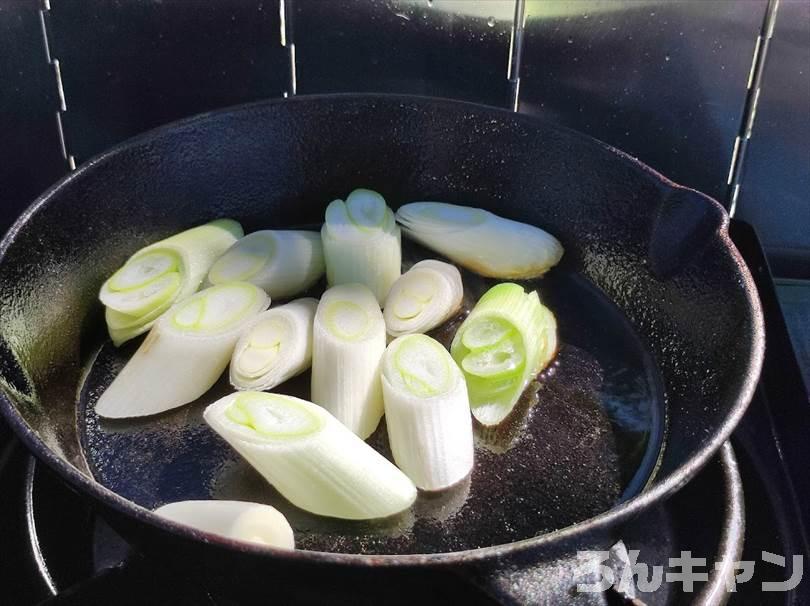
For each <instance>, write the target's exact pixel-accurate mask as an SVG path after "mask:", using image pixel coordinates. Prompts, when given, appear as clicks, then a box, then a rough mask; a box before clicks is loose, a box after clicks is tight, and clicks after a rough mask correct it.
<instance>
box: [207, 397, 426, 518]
mask: <svg viewBox="0 0 810 606" xmlns="http://www.w3.org/2000/svg"><path fill="white" fill-rule="evenodd" d="M203 416H204V418H205V420H206V422H207V423H208V424H209V425H210V426H211V427H212V428H213V429H214V431H216V432H217V433H218V434H219V435H220V436H222V437H223V438H224V439H225V440H226V441H227V442H228V443H229V444H230V445H231V446H232V447H233V448H234V449H236V451H237V452H239V454H241V455H242V456H243V457H244V458H245V459H246V460H247V462H248V463H250V464H251V465H252V466H253V467H255V468H256V470H257V471H258V472H259V473H261V474H262V475H263V476H264V477H265V479H266V480H267V481H268V482H270V484H272V485H273V486H274V487H275V488H276V490H278V491H279V492H280V493H281V494H282V495H283V496H284V497H285V498H286V499H288V500H289V501H290V502H291V503H292V504H293V505H295V506H297V507H300V508H301V509H305V510H307V511H310V512H312V513H316V514H319V515H324V516H330V517H334V518H343V519H349V520H366V519H373V518H383V517H387V516H391V515H394V514H397V513H400V512H401V511H403V510H405V509H407V508H408V507H410V506H411V505H412V504H413V502H414V500H415V499H416V488H415V487H414V485H413V483H412V482H411V481H410V480H409V479H408V477H407V476H406V475H405V474H403V473H402V472H401V471H400V470H399V469H397V468H396V467H395V466H394V464H393V463H391V462H390V461H388V460H387V459H386V458H385V457H383V456H382V455H381V454H380V453H378V452H377V451H376V450H374V449H373V448H372V447H371V446H369V445H368V444H366V443H365V442H363V440H361V439H360V438H358V437H357V436H356V435H355V434H353V433H352V432H351V431H349V429H348V428H347V427H345V426H344V425H343V424H342V423H340V422H339V421H338V420H337V419H335V418H334V417H333V416H332V415H331V414H329V413H328V412H327V411H326V410H324V409H323V408H321V407H320V406H316V405H315V404H312V403H311V402H307V401H305V400H300V399H298V398H294V397H292V396H284V395H280V394H271V393H265V392H256V391H243V392H239V393H234V394H231V395H228V396H225V397H224V398H222V399H220V400H217V401H216V402H214V403H213V404H211V405H210V406H209V407H208V408H206V409H205V413H204V414H203Z"/></svg>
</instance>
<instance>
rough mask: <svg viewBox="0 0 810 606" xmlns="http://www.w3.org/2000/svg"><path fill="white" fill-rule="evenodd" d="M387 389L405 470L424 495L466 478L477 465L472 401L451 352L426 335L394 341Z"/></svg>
mask: <svg viewBox="0 0 810 606" xmlns="http://www.w3.org/2000/svg"><path fill="white" fill-rule="evenodd" d="M382 385H383V395H384V398H385V419H386V426H387V428H388V438H389V440H390V443H391V451H392V452H393V454H394V460H395V461H396V462H397V465H398V466H399V468H400V469H402V470H403V471H404V472H405V473H406V475H407V476H408V477H409V478H411V480H413V482H414V484H416V486H418V487H419V488H421V489H423V490H442V489H444V488H447V487H448V486H452V485H453V484H456V483H457V482H459V481H461V480H462V479H464V478H465V477H466V476H467V475H468V474H469V473H470V470H471V469H472V465H473V434H472V421H471V419H470V402H469V399H468V397H467V385H466V383H465V382H464V377H463V375H462V373H461V371H460V370H459V368H458V366H456V363H455V362H454V361H453V358H451V357H450V354H449V353H448V352H447V350H446V349H445V348H444V347H442V346H441V344H440V343H438V342H437V341H434V340H433V339H431V338H430V337H428V336H426V335H420V334H414V335H406V336H404V337H399V338H397V339H394V341H392V342H391V344H390V345H389V346H388V349H387V350H386V352H385V356H383V363H382Z"/></svg>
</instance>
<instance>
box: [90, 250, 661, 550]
mask: <svg viewBox="0 0 810 606" xmlns="http://www.w3.org/2000/svg"><path fill="white" fill-rule="evenodd" d="M427 257H433V258H436V255H435V254H431V253H430V251H427V250H425V249H423V248H421V247H417V246H416V245H413V244H409V243H407V242H406V244H405V262H406V264H408V263H412V262H415V261H417V260H420V259H422V258H427ZM463 280H464V284H465V295H466V296H465V302H464V310H463V312H462V313H461V314H459V316H457V317H456V318H454V319H451V320H450V321H448V322H447V324H445V325H444V326H442V327H439V328H437V329H436V330H435V331H434V333H433V336H435V337H436V338H438V339H439V340H440V341H442V342H444V343H445V344H446V345H447V346H449V342H450V340H452V336H453V334H454V333H455V329H456V328H457V327H458V325H459V324H460V322H461V320H462V319H463V317H464V315H466V313H467V312H468V311H469V309H470V308H471V307H472V305H474V304H475V301H476V300H477V299H478V298H479V297H480V296H481V295H482V294H483V293H484V292H485V291H486V289H487V288H489V287H490V286H492V285H494V284H496V283H497V281H495V280H491V279H484V278H481V277H480V276H477V275H475V274H473V273H471V272H468V271H464V273H463ZM525 286H526V287H527V288H532V289H537V290H538V291H539V292H540V294H541V296H542V298H543V300H544V301H545V302H546V304H547V305H549V306H550V307H551V309H553V310H554V312H555V314H556V316H557V319H558V322H559V325H560V335H561V339H562V342H563V345H562V347H561V349H560V352H559V355H558V356H557V359H556V361H555V363H554V365H553V366H552V367H551V368H549V369H548V370H547V371H546V372H544V373H543V374H542V375H541V376H540V378H539V380H538V381H537V382H536V383H534V384H532V385H531V386H530V388H529V389H528V390H527V392H526V394H525V395H524V398H523V400H522V401H521V403H520V404H519V406H518V410H517V411H516V413H515V414H514V415H512V417H511V418H510V419H508V421H507V423H506V424H505V426H504V427H503V428H499V430H498V431H497V432H495V433H493V432H491V431H483V430H482V428H481V427H477V428H476V433H477V442H478V445H477V451H476V463H475V469H474V471H473V473H472V476H471V477H470V478H469V479H468V480H467V481H464V482H462V483H461V484H460V485H458V486H456V487H454V488H451V489H450V490H448V491H446V492H442V493H439V494H434V495H430V494H424V493H423V494H420V496H419V499H418V500H417V502H416V504H415V505H414V507H413V508H412V509H411V510H410V511H408V512H406V513H404V514H403V515H400V516H397V517H395V518H390V519H386V520H379V521H374V522H367V523H359V522H347V521H340V520H334V519H328V518H324V517H320V516H315V515H312V514H308V513H307V512H305V511H302V510H300V509H298V508H296V507H294V506H293V505H291V504H289V503H288V502H287V501H286V500H285V499H284V498H283V497H281V496H280V495H279V494H278V493H277V492H276V491H275V490H273V488H272V487H270V486H269V485H268V484H267V483H266V482H265V481H264V480H263V479H262V478H261V476H260V475H259V474H257V473H256V472H254V471H253V470H252V469H251V467H250V466H249V465H248V464H247V463H245V462H244V461H242V460H241V459H240V457H239V456H238V455H237V454H236V453H235V452H233V451H232V450H231V449H230V447H229V446H228V445H227V444H226V443H225V442H224V441H223V440H221V439H220V438H219V437H218V436H217V435H216V434H215V433H214V432H213V430H211V429H210V428H208V427H207V425H206V424H205V422H204V421H203V420H202V411H203V409H204V408H205V406H206V405H208V404H210V403H212V402H214V401H215V400H216V399H218V398H220V397H222V396H223V395H225V394H226V393H229V391H231V389H230V388H229V386H228V383H227V379H226V377H223V378H222V380H220V382H219V383H218V384H217V386H216V387H215V388H214V389H213V390H212V391H211V392H209V393H207V394H206V395H205V396H203V397H202V398H200V399H199V400H198V401H197V402H195V403H193V404H192V405H191V406H188V407H185V408H182V409H178V410H175V411H170V412H168V413H165V414H163V415H160V416H158V417H150V418H146V419H140V420H136V421H133V420H129V421H127V420H124V421H111V420H107V419H100V418H99V417H97V416H96V415H95V413H94V411H93V406H94V405H95V402H96V400H97V399H98V397H99V396H100V394H101V393H103V391H104V389H105V388H106V387H107V385H109V383H110V381H111V380H112V379H113V377H114V376H115V375H116V374H117V372H118V371H119V370H120V368H122V366H123V364H125V363H126V361H127V360H128V359H129V357H130V356H131V355H132V353H133V352H134V351H135V348H136V347H137V343H133V344H130V345H127V346H126V347H124V348H122V349H116V348H115V347H113V346H112V344H111V343H110V342H109V341H108V342H106V343H105V344H104V345H103V346H102V347H101V348H100V351H99V353H98V355H97V356H96V358H95V359H94V361H93V364H92V367H91V368H90V369H88V372H87V379H86V381H85V383H84V385H83V387H82V389H81V391H80V394H79V401H78V403H77V404H78V411H79V413H78V424H79V433H80V435H81V436H82V443H83V447H84V453H85V456H86V458H87V462H88V465H89V467H90V470H91V472H92V473H93V476H94V477H95V478H96V479H97V480H98V481H99V482H101V483H102V484H103V485H105V486H106V487H108V488H110V489H111V490H113V491H114V492H116V493H118V494H120V495H122V496H124V497H126V498H127V499H130V500H132V501H133V502H135V503H137V504H138V505H142V506H143V507H147V508H149V509H152V508H155V507H158V506H160V505H163V504H164V503H167V502H172V501H178V500H183V499H209V498H220V499H223V498H224V499H236V500H248V501H255V502H259V503H268V504H271V505H273V506H274V507H276V508H278V509H279V510H281V511H282V512H283V513H284V514H285V515H286V516H287V518H288V520H289V521H290V523H291V524H292V526H293V528H294V530H295V532H296V544H297V546H298V547H299V548H305V549H313V550H317V551H338V552H347V553H384V554H395V553H432V552H445V551H458V550H465V549H473V548H476V547H485V546H490V545H500V544H505V543H510V542H513V541H516V540H519V539H525V538H529V537H533V536H536V535H538V534H541V533H543V532H547V531H549V530H553V529H556V528H562V527H565V526H568V525H570V524H573V523H575V522H577V521H579V520H584V519H587V518H590V517H592V516H594V515H597V514H599V513H601V512H603V511H605V510H607V509H609V508H610V507H611V506H612V505H613V504H614V503H616V502H617V500H619V499H620V498H621V497H622V496H632V495H633V494H635V493H636V492H638V491H639V490H640V489H641V488H642V487H643V486H644V484H645V483H646V481H647V479H648V478H649V476H650V473H651V471H652V466H653V465H654V463H655V461H656V460H657V455H658V450H659V447H660V445H661V439H662V435H663V432H662V429H663V428H662V418H663V412H664V402H663V393H662V387H661V380H660V377H659V375H658V371H657V369H656V368H655V365H654V363H653V361H652V358H651V356H650V353H649V352H648V351H647V350H646V349H645V348H644V346H643V345H642V343H641V340H640V339H639V338H638V337H637V336H636V334H635V332H634V331H633V329H632V327H631V326H630V324H629V322H628V321H627V319H626V318H625V317H624V316H623V315H622V314H621V312H620V311H619V310H618V309H617V308H616V307H615V306H614V305H613V304H612V303H611V302H610V300H609V299H607V298H606V297H605V296H604V295H603V294H601V293H600V292H599V291H598V289H596V288H595V287H594V286H593V285H592V284H591V283H590V282H588V280H586V279H585V278H583V277H582V276H580V275H578V274H577V273H576V272H572V271H570V270H566V269H565V268H564V267H562V268H557V269H555V270H553V271H552V272H551V273H550V274H548V276H547V277H545V278H543V279H539V280H535V281H532V282H527V283H525ZM322 290H323V289H322V287H320V288H319V289H316V290H315V291H314V292H313V293H311V294H313V295H316V296H317V295H318V294H320V292H322ZM274 391H277V392H280V393H288V394H290V395H295V396H298V397H303V398H308V397H309V393H310V390H309V373H306V374H304V375H302V376H300V377H297V378H295V379H293V380H291V381H289V382H287V383H286V384H284V385H281V386H279V387H278V388H277V389H276V390H274ZM369 441H370V443H371V444H373V445H374V446H375V447H376V448H377V449H378V450H380V451H381V452H383V453H385V454H386V456H389V458H390V450H389V447H388V440H387V434H386V430H385V424H384V422H383V423H382V424H381V425H380V427H379V429H378V430H377V431H376V432H375V434H374V435H373V436H372V437H371V438H370V440H369Z"/></svg>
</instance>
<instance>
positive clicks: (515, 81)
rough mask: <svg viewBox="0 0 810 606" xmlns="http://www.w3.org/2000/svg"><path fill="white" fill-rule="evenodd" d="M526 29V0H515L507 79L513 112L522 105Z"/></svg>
mask: <svg viewBox="0 0 810 606" xmlns="http://www.w3.org/2000/svg"><path fill="white" fill-rule="evenodd" d="M525 29H526V0H515V19H514V21H513V22H512V35H511V37H510V38H509V64H508V66H507V71H506V78H507V79H508V80H509V83H510V85H511V94H512V97H511V103H510V105H511V107H512V111H515V112H516V111H518V108H519V105H520V61H521V59H522V58H523V35H524V32H525Z"/></svg>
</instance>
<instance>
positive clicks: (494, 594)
mask: <svg viewBox="0 0 810 606" xmlns="http://www.w3.org/2000/svg"><path fill="white" fill-rule="evenodd" d="M589 549H597V548H595V547H590V548H589ZM545 556H547V554H544V557H543V558H542V559H541V560H540V561H535V562H531V561H527V560H525V559H522V558H521V559H518V558H514V559H512V558H510V559H502V560H500V561H499V562H498V564H497V565H496V567H494V568H493V567H492V564H489V565H486V564H484V563H482V564H481V565H480V566H473V567H472V568H468V569H465V571H464V572H460V574H462V575H464V576H465V577H466V579H467V581H468V582H469V583H472V584H473V585H475V586H476V587H478V589H480V590H481V591H482V592H483V593H484V594H486V595H487V596H488V597H490V598H492V599H494V600H495V602H496V603H497V604H502V605H509V606H524V605H526V604H552V603H555V602H554V600H555V599H559V598H560V596H566V598H565V603H566V604H573V605H575V606H608V605H615V604H617V603H618V604H621V603H622V600H621V597H620V596H616V595H615V594H613V595H609V594H608V593H606V592H603V591H595V592H579V591H577V585H578V584H595V583H597V582H598V581H599V579H598V578H597V576H598V575H596V574H594V572H593V571H594V570H597V569H598V568H595V567H594V566H593V565H588V564H587V560H585V559H582V558H580V557H578V556H577V552H576V551H569V552H568V553H561V554H560V555H558V556H556V557H552V558H547V557H545ZM617 597H618V600H617Z"/></svg>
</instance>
